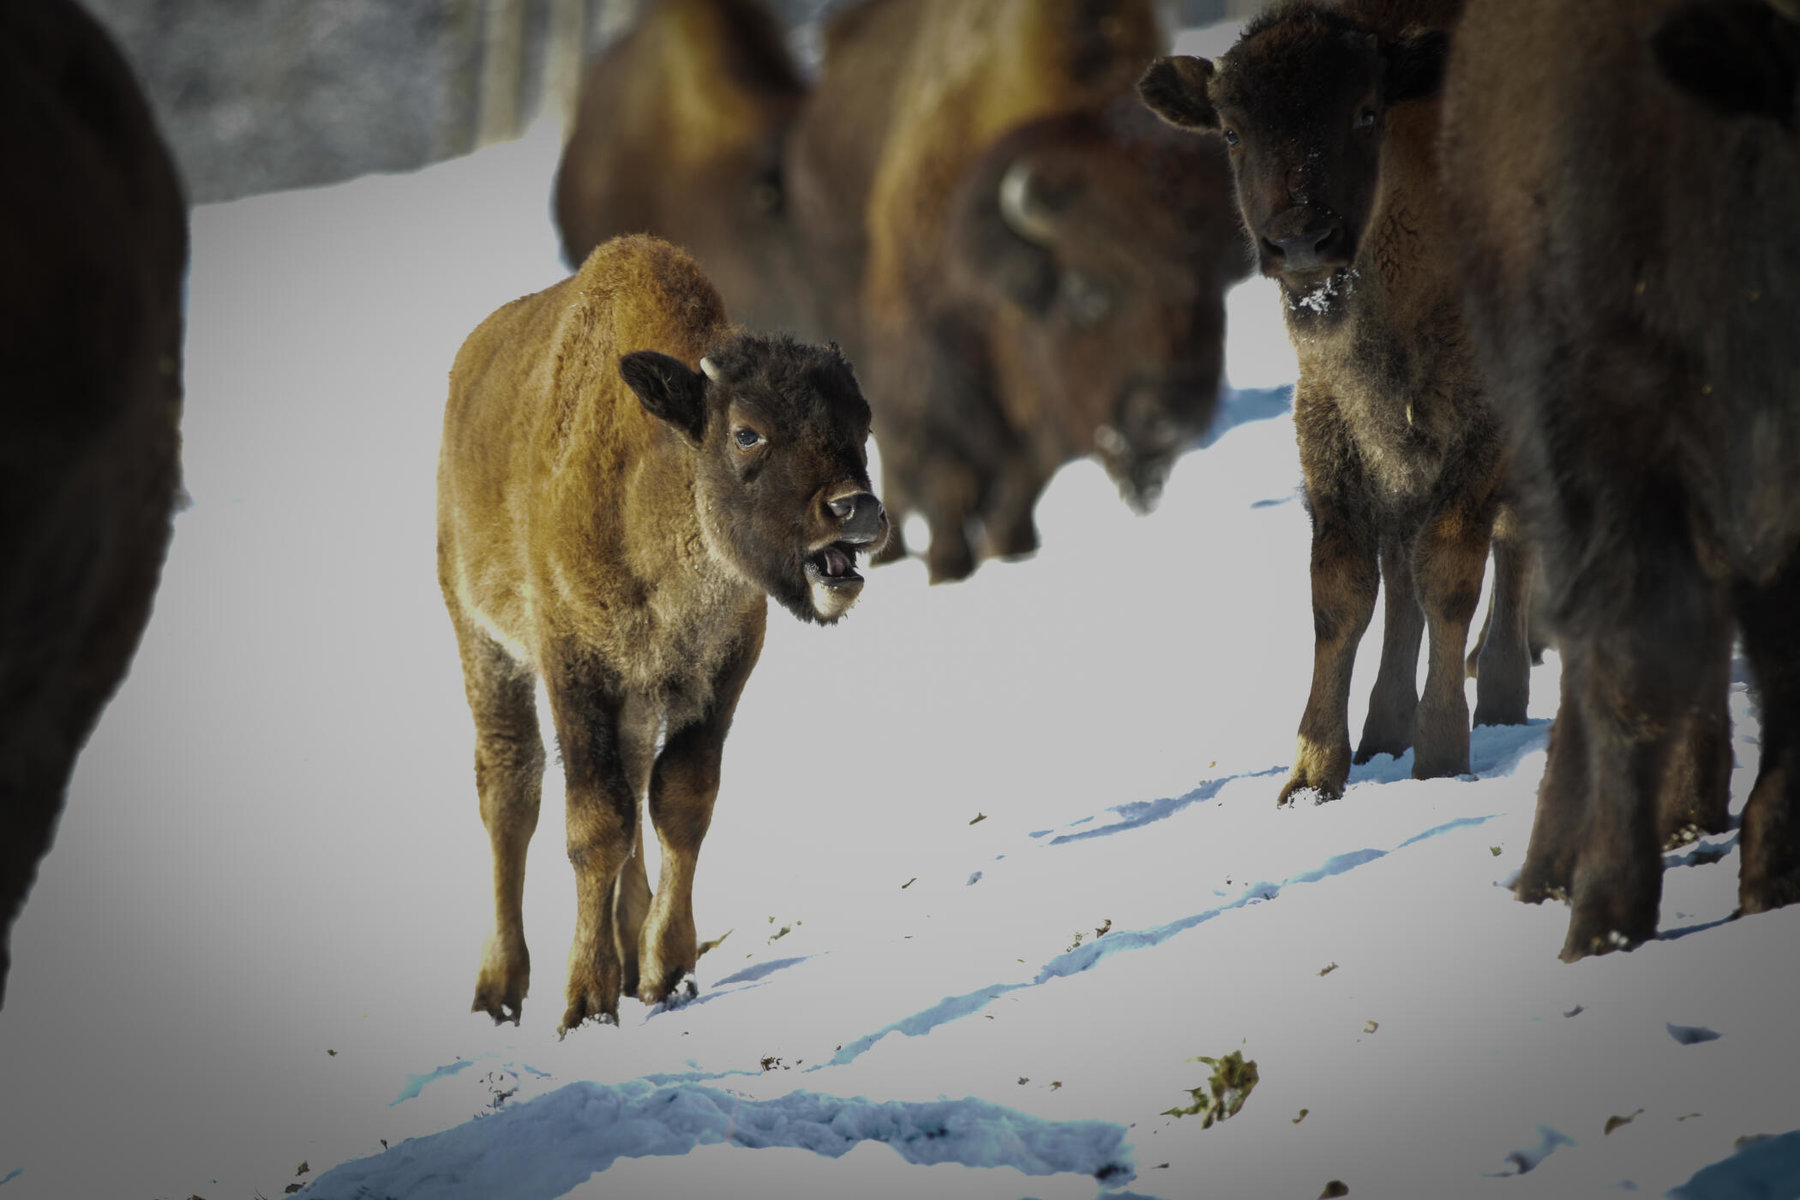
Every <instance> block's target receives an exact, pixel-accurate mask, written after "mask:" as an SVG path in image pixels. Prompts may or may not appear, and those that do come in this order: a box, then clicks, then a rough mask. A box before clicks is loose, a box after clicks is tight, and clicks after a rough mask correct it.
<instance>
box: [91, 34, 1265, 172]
mask: <svg viewBox="0 0 1800 1200" xmlns="http://www.w3.org/2000/svg"><path fill="white" fill-rule="evenodd" d="M835 2H836V0H772V3H771V7H773V8H774V9H775V10H777V11H778V12H779V13H780V15H781V17H782V19H783V20H785V21H786V22H787V24H788V27H789V30H790V35H791V39H790V40H791V42H792V44H793V48H794V50H795V52H796V56H797V58H798V59H799V61H800V62H801V64H802V65H803V66H807V67H810V65H811V63H812V62H813V60H814V55H813V34H814V25H815V23H816V21H817V20H818V18H819V16H820V15H821V14H823V13H825V12H828V11H829V10H830V9H831V8H832V7H833V5H834V3H835ZM86 3H87V7H88V8H89V10H90V11H91V12H93V13H94V14H95V15H96V16H97V17H99V18H100V20H101V21H102V22H104V23H105V24H106V26H107V27H108V29H109V30H110V31H111V32H112V33H113V35H114V37H115V38H117V39H118V41H119V43H120V45H121V46H122V47H123V48H124V50H125V52H126V54H127V56H128V57H129V58H130V59H131V61H132V64H133V65H134V66H135V67H136V69H137V71H138V73H139V75H140V77H141V78H142V80H143V83H144V87H145V90H146V91H147V92H148V93H149V97H150V102H151V105H152V107H153V108H154V109H155V110H156V116H157V120H158V122H159V124H160V126H161V128H162V131H163V134H164V136H165V137H166V138H167V139H168V140H169V142H170V143H171V145H172V147H173V149H174V152H175V157H176V159H177V161H178V163H179V165H180V168H181V173H182V177H183V179H184V181H185V182H186V185H187V189H188V197H189V199H190V200H191V201H192V202H193V203H197V204H204V203H211V202H214V201H220V200H231V199H236V198H237V197H240V196H249V195H255V194H257V193H261V192H270V191H279V190H281V189H284V188H299V187H313V186H318V185H321V184H328V183H336V182H339V181H341V180H345V179H350V178H353V177H354V176H357V175H362V174H367V173H369V172H372V171H409V170H416V169H417V168H419V167H423V166H427V165H429V164H431V163H435V162H441V161H443V160H444V159H447V158H454V157H456V156H458V155H461V154H467V153H469V152H470V151H472V150H474V149H476V148H478V147H480V146H484V145H488V144H490V143H493V142H500V141H506V140H507V139H509V138H512V137H516V136H517V135H518V134H519V133H521V132H523V130H524V129H525V127H526V126H528V125H529V124H530V123H531V122H532V121H533V120H535V119H536V118H537V117H538V116H540V115H544V114H554V115H557V116H560V115H561V114H563V113H566V112H567V111H568V110H569V108H570V106H571V105H572V104H573V100H574V94H575V88H576V85H577V83H578V81H579V78H580V66H581V63H582V61H583V60H584V59H585V58H586V56H587V55H588V54H590V53H592V52H594V51H595V50H598V49H600V48H601V47H603V46H604V45H606V43H607V42H608V41H609V40H610V39H611V38H612V37H613V36H615V35H616V34H617V33H618V32H619V31H620V30H621V29H623V28H624V27H626V26H627V25H629V24H630V22H631V19H632V17H633V16H634V15H635V13H636V10H637V8H638V0H309V2H308V3H305V4H294V3H292V2H291V0H228V2H227V0H86ZM1157 7H1158V9H1159V10H1160V12H1161V15H1162V19H1163V25H1164V28H1165V29H1166V30H1168V31H1169V32H1170V33H1171V34H1173V32H1174V31H1176V30H1178V29H1182V28H1187V27H1192V26H1197V25H1204V24H1208V23H1210V22H1213V21H1218V20H1222V19H1224V18H1226V17H1235V16H1243V15H1246V14H1248V13H1249V12H1252V11H1254V10H1255V9H1257V8H1259V7H1261V0H1161V2H1160V3H1159V4H1158V5H1157Z"/></svg>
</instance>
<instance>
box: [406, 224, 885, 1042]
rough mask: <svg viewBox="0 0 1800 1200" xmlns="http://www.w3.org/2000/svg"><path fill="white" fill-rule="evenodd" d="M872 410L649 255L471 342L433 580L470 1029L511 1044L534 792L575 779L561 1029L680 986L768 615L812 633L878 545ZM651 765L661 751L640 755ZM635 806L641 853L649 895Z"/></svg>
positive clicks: (829, 367) (484, 329)
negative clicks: (475, 969)
mask: <svg viewBox="0 0 1800 1200" xmlns="http://www.w3.org/2000/svg"><path fill="white" fill-rule="evenodd" d="M868 433H869V407H868V404H867V403H866V402H865V401H864V400H863V396H862V392H861V391H860V390H859V388H858V387H857V383H856V377H855V375H854V374H852V372H851V369H850V364H849V363H848V362H846V361H845V359H844V358H843V356H842V355H841V354H839V353H838V351H837V349H836V348H835V347H832V348H820V347H815V346H807V345H801V344H799V343H796V342H794V341H792V340H791V339H788V338H785V337H762V336H756V335H751V334H747V333H744V332H743V331H741V330H739V329H736V328H734V327H732V326H730V325H728V324H727V323H726V320H725V314H724V311H723V309H722V306H721V304H720V301H719V298H718V294H717V293H716V292H715V291H714V290H713V288H712V285H711V284H709V283H708V282H707V281H706V279H705V277H704V276H703V275H701V273H700V270H699V268H698V267H697V266H695V264H694V262H693V260H691V259H690V258H688V257H687V256H686V255H685V254H683V253H682V252H681V251H679V250H677V249H675V248H674V247H672V246H669V245H668V244H666V243H664V242H660V241H657V240H656V239H654V238H648V237H641V236H640V237H629V238H620V239H617V240H615V241H611V242H608V243H606V244H604V245H602V246H600V247H599V248H598V249H596V250H595V251H594V252H593V253H592V254H591V255H590V256H589V257H588V259H587V261H586V262H585V263H584V264H583V265H582V267H581V270H580V271H579V272H578V273H577V274H575V275H574V276H572V277H571V278H569V279H566V280H564V281H563V282H561V283H558V284H556V285H554V286H553V287H550V288H547V289H545V290H544V291H542V292H538V293H537V294H535V295H531V296H526V297H524V298H522V299H519V300H515V301H513V302H512V303H511V304H508V305H507V306H506V307H504V308H502V309H500V310H499V311H498V312H496V313H495V314H494V315H493V316H491V317H489V318H488V319H487V320H486V321H485V322H483V323H482V324H481V326H480V327H478V328H477V329H476V330H475V332H474V333H473V334H471V335H470V336H469V339H468V341H467V342H465V343H464V344H463V347H462V349H461V351H460V352H459V353H458V354H457V357H456V365H455V367H454V368H453V369H452V371H451V374H450V400H449V404H448V407H447V409H446V412H445V415H444V440H443V449H442V454H441V457H440V460H439V467H438V577H439V582H440V584H441V586H442V588H443V593H444V602H445V604H446V605H447V606H448V608H449V610H450V619H451V622H452V623H453V624H454V625H455V627H456V636H457V644H458V646H459V648H460V650H461V652H462V663H463V676H464V681H465V685H466V689H467V693H468V700H469V709H470V711H471V713H472V714H473V715H474V718H475V784H476V790H477V791H478V792H479V794H480V799H481V816H482V820H483V822H484V823H485V824H486V826H487V830H488V836H489V838H490V840H491V841H492V844H493V853H494V900H495V907H496V921H495V930H494V934H493V936H492V938H491V939H490V941H489V943H488V946H487V948H486V950H485V952H484V956H483V960H482V965H481V971H480V974H479V977H478V979H477V982H476V988H475V1003H474V1010H475V1011H479V1012H486V1013H488V1014H490V1015H491V1016H493V1018H494V1019H495V1020H496V1021H500V1020H502V1019H505V1018H506V1017H508V1016H510V1017H511V1018H512V1019H513V1021H514V1022H515V1023H516V1022H517V1020H518V1018H519V1010H520V1005H521V1003H522V1002H523V1000H524V997H525V991H526V986H527V983H528V981H529V974H530V962H529V959H528V957H527V953H526V947H525V936H524V929H523V924H522V915H521V912H520V902H521V897H522V889H523V884H524V874H525V849H526V843H527V842H528V841H529V840H530V837H531V834H532V831H533V829H534V828H535V827H536V824H537V815H538V797H539V791H540V787H541V783H542V774H543V769H544V750H543V744H542V742H541V741H540V739H539V736H538V725H537V712H536V705H535V700H534V680H537V679H541V680H542V681H543V683H544V686H545V689H546V691H547V692H548V693H549V697H550V707H551V715H552V717H553V718H554V721H555V725H556V738H557V744H558V746H559V747H560V748H561V751H562V760H563V770H564V774H565V775H566V777H567V783H568V849H569V859H570V861H571V862H572V863H573V864H574V867H575V876H576V903H577V913H576V927H575V940H574V944H573V946H572V947H571V949H570V952H569V977H568V1003H567V1008H566V1009H565V1011H564V1013H563V1018H562V1025H561V1028H562V1029H563V1030H564V1031H567V1030H569V1029H571V1028H573V1027H574V1026H576V1025H579V1024H580V1023H581V1022H582V1021H584V1020H586V1019H587V1018H588V1017H593V1016H600V1017H606V1018H613V1019H616V1018H617V1015H618V999H619V993H620V990H621V989H623V990H624V991H625V992H627V993H635V994H636V995H637V996H638V997H639V998H640V999H642V1000H643V1001H644V1002H646V1003H654V1002H656V1001H659V1000H661V999H663V998H664V997H665V996H667V995H668V994H669V992H670V991H671V989H673V988H674V987H675V986H676V984H677V983H678V982H679V981H680V979H681V977H682V976H683V975H684V974H685V973H686V972H688V971H690V970H692V969H693V966H694V959H695V954H696V946H695V936H694V916H693V891H692V889H693V880H694V864H695V858H696V856H697V855H698V853H699V850H700V842H701V839H702V838H703V837H704V836H705V834H706V828H707V824H708V822H709V821H710V820H711V816H712V807H713V800H714V797H715V796H716V795H717V793H718V787H719V756H720V751H721V750H722V748H723V746H724V743H725V734H726V731H727V730H728V729H729V728H730V725H731V717H732V713H733V711H734V710H735V708H736V707H737V701H738V696H739V694H740V693H741V692H742V690H743V686H744V681H745V680H746V679H747V678H748V677H749V675H750V670H751V668H752V667H754V666H755V665H756V659H757V655H758V653H759V652H760V650H761V648H762V641H763V627H764V619H765V615H766V610H767V602H766V601H765V599H764V597H765V596H773V597H774V598H775V599H776V600H778V601H779V602H780V603H781V604H782V605H783V606H784V607H786V608H787V609H789V610H790V611H791V612H793V613H794V615H795V616H797V617H799V618H801V619H802V620H806V621H816V622H818V623H820V624H831V623H832V622H834V621H836V620H838V619H839V618H840V617H842V616H843V615H844V613H845V612H846V611H848V610H849V608H850V606H851V605H852V604H854V603H855V602H856V598H857V596H858V595H859V594H860V592H861V590H862V586H863V580H862V577H861V576H860V575H859V574H858V573H857V571H856V569H855V557H856V555H857V554H858V553H866V552H871V551H873V550H876V549H879V548H880V546H881V543H882V542H883V540H884V539H885V538H886V537H887V534H888V521H887V517H886V514H885V513H884V512H883V511H882V508H881V505H880V504H879V503H878V502H877V500H876V499H875V497H874V496H873V495H872V494H871V493H870V491H869V479H868V466H867V455H866V451H865V443H866V441H867V438H868ZM659 747H660V749H659ZM640 799H643V800H645V801H647V803H648V807H649V811H650V819H651V822H652V823H653V824H654V826H655V830H656V836H657V839H658V841H659V843H660V844H661V848H662V875H661V880H660V882H659V884H658V886H657V890H656V894H655V897H654V899H652V897H651V894H650V888H649V882H648V879H647V878H646V875H645V871H644V865H643V862H644V860H643V833H642V829H641V826H640V824H639V817H638V810H639V803H640Z"/></svg>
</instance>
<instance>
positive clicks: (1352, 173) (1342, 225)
mask: <svg viewBox="0 0 1800 1200" xmlns="http://www.w3.org/2000/svg"><path fill="white" fill-rule="evenodd" d="M1447 50H1448V38H1447V36H1446V35H1445V34H1444V32H1443V31H1441V30H1435V29H1411V30H1407V31H1406V32H1404V33H1402V34H1400V35H1399V36H1398V37H1394V38H1383V37H1381V36H1380V35H1378V34H1376V33H1375V32H1373V31H1371V30H1369V29H1367V28H1364V27H1363V26H1361V25H1359V24H1358V23H1357V22H1356V21H1355V20H1353V19H1352V18H1350V17H1348V16H1346V15H1344V14H1343V13H1340V12H1338V11H1335V10H1331V9H1323V8H1320V7H1317V6H1316V5H1315V4H1313V3H1311V2H1309V0H1301V2H1300V3H1290V4H1285V5H1281V6H1278V7H1276V8H1274V9H1272V10H1271V11H1270V12H1268V13H1266V14H1265V15H1263V16H1262V17H1259V18H1258V19H1256V20H1255V21H1252V22H1251V23H1250V24H1249V25H1248V26H1247V27H1246V28H1245V30H1244V34H1243V37H1242V38H1240V39H1239V41H1238V43H1237V45H1235V46H1233V47H1232V49H1231V50H1230V51H1229V52H1228V53H1227V54H1225V55H1224V56H1223V57H1222V58H1220V59H1219V61H1218V63H1217V65H1216V66H1215V64H1213V63H1211V62H1209V61H1207V60H1206V59H1203V58H1192V57H1188V56H1175V57H1170V58H1161V59H1158V60H1157V61H1156V62H1154V63H1152V64H1151V66H1150V69H1149V70H1148V71H1146V72H1145V74H1144V77H1143V79H1142V80H1140V81H1139V83H1138V93H1139V95H1140V96H1142V97H1143V99H1144V102H1145V103H1146V104H1147V105H1149V107H1150V108H1151V109H1152V110H1153V111H1154V112H1156V113H1157V115H1159V116H1161V117H1162V118H1163V119H1164V120H1166V121H1168V122H1169V123H1171V124H1173V125H1176V126H1179V127H1182V128H1185V129H1196V130H1199V129H1209V130H1219V131H1221V132H1222V133H1223V134H1224V137H1225V142H1226V145H1227V146H1229V147H1230V154H1231V167H1232V173H1233V175H1234V177H1235V178H1236V180H1237V194H1238V204H1239V207H1240V208H1241V210H1242V212H1243V217H1244V223H1245V225H1246V226H1247V227H1248V229H1249V230H1250V234H1251V236H1252V238H1253V239H1254V243H1255V247H1256V255H1257V264H1258V266H1259V268H1260V269H1261V271H1262V273H1263V274H1264V275H1267V276H1270V277H1271V278H1273V279H1275V280H1277V281H1278V282H1279V283H1280V284H1281V286H1282V289H1283V290H1284V291H1285V293H1286V294H1287V299H1288V305H1289V308H1290V310H1291V312H1292V313H1293V314H1294V316H1295V317H1296V318H1298V319H1301V320H1309V319H1328V317H1329V314H1331V313H1332V312H1333V311H1340V312H1341V306H1334V305H1333V304H1332V303H1331V301H1332V299H1333V298H1334V297H1335V296H1336V295H1337V294H1338V293H1339V292H1340V290H1341V289H1343V288H1344V287H1346V286H1347V285H1350V284H1352V283H1353V282H1354V279H1353V277H1352V275H1351V272H1352V271H1353V269H1354V267H1355V263H1356V256H1357V251H1358V249H1359V248H1360V246H1361V244H1362V241H1363V237H1364V234H1365V232H1366V230H1367V226H1368V223H1369V214H1370V212H1371V210H1372V209H1373V207H1374V201H1375V195H1376V191H1377V187H1378V184H1379V178H1380V167H1381V145H1382V138H1383V132H1384V130H1385V128H1386V123H1387V117H1388V112H1389V110H1390V109H1391V108H1392V107H1393V106H1394V105H1396V104H1402V103H1405V102H1406V101H1409V100H1423V99H1428V98H1430V97H1432V96H1434V95H1436V94H1437V92H1438V90H1439V87H1440V85H1441V84H1442V81H1443V70H1444V59H1445V57H1446V53H1447Z"/></svg>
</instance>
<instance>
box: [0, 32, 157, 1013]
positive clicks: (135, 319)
mask: <svg viewBox="0 0 1800 1200" xmlns="http://www.w3.org/2000/svg"><path fill="white" fill-rule="evenodd" d="M0 175H4V177H5V180H6V183H5V185H4V187H0V421H4V423H5V430H4V432H0V562H4V563H5V564H6V568H5V571H4V572H0V998H3V997H4V993H5V983H6V974H7V969H8V966H9V965H10V961H11V959H10V954H9V951H8V940H9V935H10V932H11V929H12V923H13V921H14V919H15V918H16V917H17V916H18V914H19V911H20V909H21V908H22V907H23V906H24V903H25V894H26V892H27V891H28V890H29V889H30V887H31V883H32V880H33V879H35V878H36V876H37V867H38V862H39V860H40V859H41V858H42V857H43V856H44V854H45V852H46V851H47V850H48V849H49V847H50V840H51V835H52V832H53V830H54V828H55V825H56V818H57V814H58V813H59V812H60V811H61V810H62V805H63V795H64V792H65V790H66V789H67V786H68V782H69V774H70V772H71V771H72V770H73V768H74V764H75V756H76V754H77V752H78V751H79V750H80V749H81V747H82V745H83V743H85V742H86V740H87V737H88V734H89V733H90V732H91V731H92V730H93V728H94V723H95V722H96V720H97V719H98V718H99V715H100V709H101V707H102V706H103V705H105V703H106V701H107V698H108V697H109V696H111V695H112V692H113V689H114V688H115V687H116V686H117V685H118V682H119V680H120V679H121V678H122V677H123V676H124V674H125V670H126V667H127V665H128V664H129V663H130V660H131V656H132V654H133V652H134V651H135V650H136V649H137V644H138V638H139V636H140V635H141V634H142V632H143V629H144V623H145V622H146V621H147V620H148V619H149V616H150V605H151V597H152V595H153V594H154V592H155V590H156V584H157V580H158V578H159V576H160V575H161V573H162V563H163V555H164V552H165V551H166V549H167V547H168V543H169V532H170V530H169V514H170V511H171V508H172V506H173V504H174V501H175V496H176V493H177V491H178V490H179V488H180V467H179V464H178V458H179V434H178V432H177V425H178V421H179V417H180V411H181V336H182V296H181V289H182V276H183V273H184V272H185V271H186V268H187V210H186V206H185V204H184V202H183V200H182V195H181V186H180V182H179V180H178V179H177V177H176V173H175V168H174V166H173V164H172V163H171V161H170V158H169V154H168V151H167V150H166V149H165V148H164V146H163V143H162V140H161V138H160V137H159V136H158V135H157V132H156V128H155V126H154V124H153V122H152V120H151V117H150V112H149V109H148V108H147V107H146V105H145V103H144V99H143V96H142V93H140V92H139V90H138V87H137V83H136V81H135V80H134V79H133V78H132V74H131V70H130V68H129V67H128V66H127V65H126V63H125V61H124V59H122V58H121V57H120V56H119V53H118V51H117V50H115V49H114V48H113V45H112V43H111V42H110V41H109V40H108V39H107V37H106V35H105V34H104V33H103V32H102V31H101V29H100V27H99V26H98V25H96V24H95V23H94V22H93V21H92V20H91V19H90V18H89V17H88V16H86V14H84V13H83V12H82V11H81V10H80V9H78V8H77V7H76V6H75V5H73V4H69V3H64V2H62V0H38V2H36V3H31V4H8V5H4V6H0Z"/></svg>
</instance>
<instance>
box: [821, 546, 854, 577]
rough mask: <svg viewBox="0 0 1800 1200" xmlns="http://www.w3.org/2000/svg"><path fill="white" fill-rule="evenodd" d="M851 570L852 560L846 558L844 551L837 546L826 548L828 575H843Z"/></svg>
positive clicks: (826, 570) (826, 571)
mask: <svg viewBox="0 0 1800 1200" xmlns="http://www.w3.org/2000/svg"><path fill="white" fill-rule="evenodd" d="M849 569H850V560H849V559H848V558H846V557H845V555H844V552H843V551H842V550H839V549H838V548H837V547H836V546H827V547H825V573H826V574H827V575H842V574H843V573H844V572H846V571H848V570H849Z"/></svg>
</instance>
